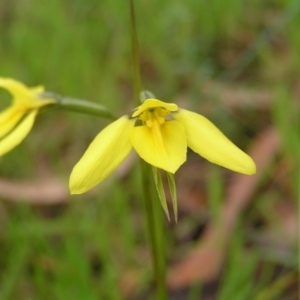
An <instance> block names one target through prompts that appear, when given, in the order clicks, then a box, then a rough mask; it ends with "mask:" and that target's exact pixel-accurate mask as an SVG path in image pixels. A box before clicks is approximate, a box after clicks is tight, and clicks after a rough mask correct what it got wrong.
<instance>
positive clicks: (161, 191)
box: [152, 167, 170, 221]
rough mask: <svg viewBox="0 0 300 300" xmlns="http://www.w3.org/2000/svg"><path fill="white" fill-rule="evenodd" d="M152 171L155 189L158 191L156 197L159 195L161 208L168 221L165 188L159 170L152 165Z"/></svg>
mask: <svg viewBox="0 0 300 300" xmlns="http://www.w3.org/2000/svg"><path fill="white" fill-rule="evenodd" d="M152 172H153V177H154V182H155V187H156V190H157V193H158V197H159V200H160V203H161V206H162V208H163V210H164V211H165V213H166V215H167V218H168V220H169V221H170V214H169V209H168V205H167V199H166V195H165V190H164V186H163V182H162V178H161V174H160V171H159V169H158V168H156V167H152Z"/></svg>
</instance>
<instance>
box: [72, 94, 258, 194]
mask: <svg viewBox="0 0 300 300" xmlns="http://www.w3.org/2000/svg"><path fill="white" fill-rule="evenodd" d="M187 147H189V148H191V149H192V150H193V151H194V152H196V153H198V154H199V155H201V156H203V157H204V158H206V159H207V160H209V161H210V162H212V163H215V164H218V165H220V166H223V167H225V168H228V169H231V170H233V171H236V172H240V173H243V174H248V175H252V174H254V173H255V172H256V166H255V163H254V162H253V160H252V159H251V158H250V157H249V156H248V155H247V154H245V153H244V152H243V151H242V150H240V149H239V148H238V147H236V146H235V145H234V144H233V143H232V142H231V141H230V140H228V139H227V138H226V136H225V135H224V134H223V133H222V132H221V131H220V130H219V129H218V128H217V127H216V126H215V125H213V124H212V123H211V122H210V121H209V120H208V119H206V118H205V117H203V116H202V115H199V114H196V113H194V112H191V111H188V110H185V109H182V108H178V106H177V105H176V104H173V103H165V102H162V101H160V100H157V99H147V100H145V102H144V103H143V104H142V105H140V106H139V107H138V108H137V109H135V110H134V111H133V112H132V113H131V114H130V115H129V116H123V117H121V118H120V119H118V120H116V121H115V122H113V123H111V124H110V125H108V126H107V127H106V128H104V129H103V130H102V131H101V132H100V133H99V134H98V135H97V137H96V138H95V139H94V141H93V142H92V143H91V144H90V146H89V147H88V149H87V150H86V152H85V153H84V155H83V157H82V158H81V159H80V161H79V162H78V163H77V164H76V165H75V167H74V169H73V171H72V173H71V177H70V190H71V193H72V194H80V193H84V192H85V191H87V190H89V189H91V188H92V187H94V186H95V185H96V184H98V183H100V182H101V181H103V180H104V179H105V178H106V177H107V176H108V175H109V174H111V173H112V172H113V171H114V170H115V169H116V168H117V167H118V166H119V165H120V164H121V163H122V162H123V161H124V159H125V158H126V157H127V156H128V154H129V152H130V151H131V149H132V148H134V149H135V151H136V152H137V153H138V155H139V156H140V157H141V158H142V159H144V160H145V161H146V162H147V163H149V164H150V165H152V166H154V167H157V168H160V169H162V170H165V171H167V172H169V173H172V174H174V173H175V172H176V171H177V169H178V168H179V167H180V166H181V165H182V164H183V163H184V162H185V161H186V152H187Z"/></svg>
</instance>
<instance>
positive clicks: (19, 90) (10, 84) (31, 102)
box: [0, 77, 55, 109]
mask: <svg viewBox="0 0 300 300" xmlns="http://www.w3.org/2000/svg"><path fill="white" fill-rule="evenodd" d="M0 87H2V88H4V89H6V90H8V91H9V92H10V93H11V94H12V96H13V103H15V104H19V105H23V106H24V107H27V108H34V109H35V108H39V107H42V106H44V105H47V104H49V103H54V102H55V100H53V99H42V98H39V97H38V96H37V95H38V93H42V92H43V91H44V88H43V87H42V86H37V87H33V88H28V87H27V86H26V85H24V84H23V83H22V82H19V81H17V80H14V79H11V78H2V77H0Z"/></svg>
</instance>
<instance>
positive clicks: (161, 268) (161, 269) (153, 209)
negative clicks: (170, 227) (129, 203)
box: [142, 163, 167, 300]
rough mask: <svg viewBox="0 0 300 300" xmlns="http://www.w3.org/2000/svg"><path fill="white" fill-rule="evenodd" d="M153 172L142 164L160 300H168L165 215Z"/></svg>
mask: <svg viewBox="0 0 300 300" xmlns="http://www.w3.org/2000/svg"><path fill="white" fill-rule="evenodd" d="M149 174H151V170H150V166H149V165H147V164H146V163H143V164H142V184H143V193H144V195H143V197H144V199H145V206H146V215H147V227H148V232H149V233H148V234H149V238H150V246H151V252H152V264H153V271H154V277H155V282H156V289H157V298H156V299H158V300H167V286H166V261H165V258H166V257H165V239H164V226H163V215H162V209H161V207H160V202H159V200H158V199H154V198H157V197H153V195H155V194H156V193H155V191H154V188H153V182H152V181H151V180H150V176H149Z"/></svg>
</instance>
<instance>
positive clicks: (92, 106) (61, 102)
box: [42, 92, 116, 120]
mask: <svg viewBox="0 0 300 300" xmlns="http://www.w3.org/2000/svg"><path fill="white" fill-rule="evenodd" d="M42 97H45V98H52V99H55V100H56V103H54V104H51V105H48V106H47V107H46V109H55V108H58V109H65V110H68V111H75V112H79V113H84V114H89V115H95V116H98V117H102V118H107V119H111V120H116V117H115V116H114V115H113V114H112V113H111V112H110V111H109V110H108V109H107V108H106V107H105V106H103V105H101V104H98V103H95V102H91V101H87V100H82V99H76V98H71V97H63V96H61V95H58V94H55V93H50V92H47V93H44V94H42Z"/></svg>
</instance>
